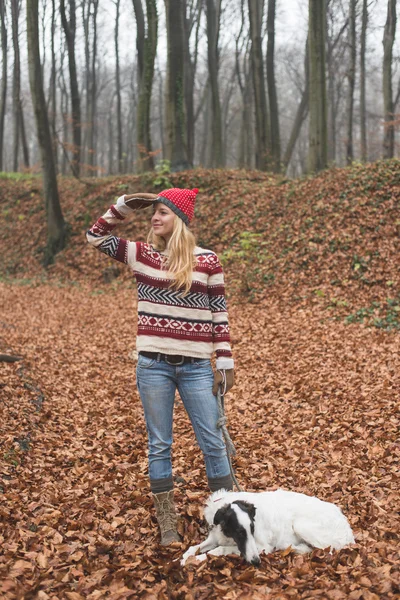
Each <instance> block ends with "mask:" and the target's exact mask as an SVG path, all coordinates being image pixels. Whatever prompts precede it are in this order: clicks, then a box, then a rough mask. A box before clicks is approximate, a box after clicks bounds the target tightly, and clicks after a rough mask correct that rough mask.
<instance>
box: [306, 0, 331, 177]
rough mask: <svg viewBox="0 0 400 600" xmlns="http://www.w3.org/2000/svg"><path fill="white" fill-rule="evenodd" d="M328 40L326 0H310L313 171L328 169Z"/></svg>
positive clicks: (310, 100)
mask: <svg viewBox="0 0 400 600" xmlns="http://www.w3.org/2000/svg"><path fill="white" fill-rule="evenodd" d="M325 42H326V0H309V25H308V43H309V53H310V54H309V55H310V95H309V107H310V129H309V150H308V168H309V171H310V172H315V171H320V170H322V169H325V168H326V167H327V164H328V144H327V118H326V117H327V111H326V81H325Z"/></svg>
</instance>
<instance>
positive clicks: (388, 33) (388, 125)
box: [383, 0, 396, 158]
mask: <svg viewBox="0 0 400 600" xmlns="http://www.w3.org/2000/svg"><path fill="white" fill-rule="evenodd" d="M395 35H396V0H388V7H387V19H386V25H385V32H384V35H383V105H384V111H385V124H384V136H383V158H393V156H394V123H393V121H394V106H393V89H392V61H393V44H394V38H395Z"/></svg>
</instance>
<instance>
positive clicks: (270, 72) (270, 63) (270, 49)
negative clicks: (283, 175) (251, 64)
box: [267, 0, 281, 173]
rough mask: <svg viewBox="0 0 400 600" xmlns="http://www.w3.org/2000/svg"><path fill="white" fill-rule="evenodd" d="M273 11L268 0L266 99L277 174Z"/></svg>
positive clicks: (278, 149)
mask: <svg viewBox="0 0 400 600" xmlns="http://www.w3.org/2000/svg"><path fill="white" fill-rule="evenodd" d="M275 11H276V0H268V14H267V31H268V43H267V83H268V99H269V114H270V130H271V159H272V170H273V171H275V172H276V173H278V172H279V171H280V170H281V165H280V162H281V139H280V132H279V109H278V94H277V91H276V82H275V64H274V53H275Z"/></svg>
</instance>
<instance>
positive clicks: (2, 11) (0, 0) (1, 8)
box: [0, 0, 8, 171]
mask: <svg viewBox="0 0 400 600" xmlns="http://www.w3.org/2000/svg"><path fill="white" fill-rule="evenodd" d="M0 20H1V54H2V60H3V68H2V73H1V91H0V171H2V170H3V144H4V118H5V114H6V108H7V54H8V53H7V26H6V6H5V3H4V0H0Z"/></svg>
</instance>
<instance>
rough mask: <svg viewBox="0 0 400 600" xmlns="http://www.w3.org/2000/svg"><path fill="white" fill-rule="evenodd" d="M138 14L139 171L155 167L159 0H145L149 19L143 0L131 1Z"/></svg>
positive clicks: (137, 126) (137, 127)
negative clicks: (153, 97) (152, 117)
mask: <svg viewBox="0 0 400 600" xmlns="http://www.w3.org/2000/svg"><path fill="white" fill-rule="evenodd" d="M132 1H133V8H134V11H135V16H136V25H137V38H136V48H137V56H138V78H139V100H138V106H137V119H136V120H137V125H136V135H137V146H138V150H139V165H138V166H139V171H140V172H144V171H150V170H152V169H154V160H153V155H152V150H153V149H152V142H151V132H150V106H151V92H152V88H153V79H154V62H155V58H156V52H157V31H158V16H157V2H156V0H146V18H145V15H144V12H143V7H142V1H141V0H132Z"/></svg>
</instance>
